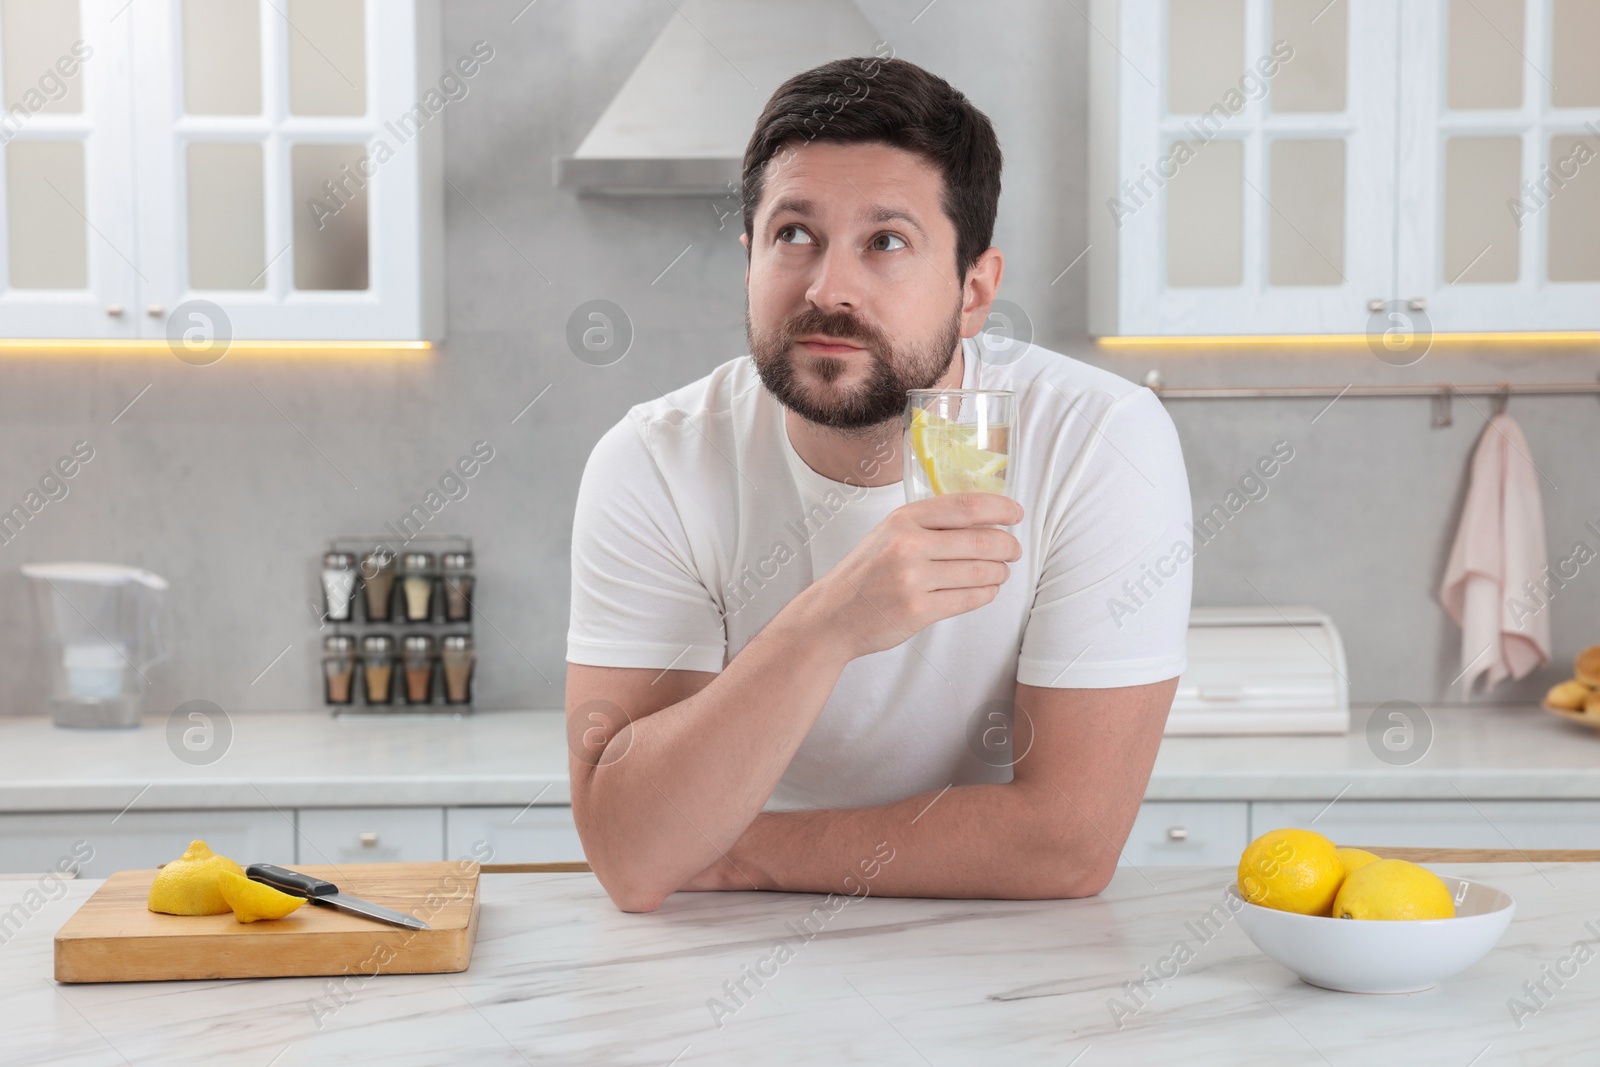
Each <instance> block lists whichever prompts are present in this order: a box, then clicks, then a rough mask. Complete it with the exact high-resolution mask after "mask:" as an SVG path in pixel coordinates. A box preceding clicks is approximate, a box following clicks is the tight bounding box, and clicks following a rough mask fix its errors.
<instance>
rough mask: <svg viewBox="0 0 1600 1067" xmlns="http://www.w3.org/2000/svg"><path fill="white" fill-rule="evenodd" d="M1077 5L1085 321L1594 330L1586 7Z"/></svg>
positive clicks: (1596, 12)
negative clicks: (1083, 33)
mask: <svg viewBox="0 0 1600 1067" xmlns="http://www.w3.org/2000/svg"><path fill="white" fill-rule="evenodd" d="M1091 21H1092V22H1093V23H1094V24H1095V25H1096V26H1097V27H1102V28H1104V29H1105V31H1106V34H1107V35H1108V36H1109V37H1110V38H1111V41H1114V42H1116V43H1115V44H1112V43H1110V42H1101V41H1096V40H1093V39H1091V44H1090V48H1089V55H1090V87H1091V107H1090V164H1089V174H1090V181H1089V189H1090V203H1089V219H1090V231H1089V238H1090V241H1089V250H1088V252H1089V267H1090V271H1089V320H1090V332H1091V334H1094V335H1096V336H1129V335H1144V336H1173V335H1278V334H1324V333H1334V334H1351V335H1360V334H1362V333H1364V332H1366V333H1371V334H1373V335H1378V334H1383V333H1385V332H1392V331H1398V333H1399V334H1400V335H1409V334H1411V333H1413V332H1415V333H1427V332H1439V333H1462V332H1476V331H1522V330H1592V329H1596V328H1600V163H1596V162H1595V160H1597V159H1600V77H1597V76H1596V75H1595V64H1594V61H1593V58H1592V48H1590V47H1588V46H1586V45H1585V44H1584V43H1583V42H1589V43H1590V44H1592V42H1593V41H1594V40H1595V39H1596V35H1597V34H1600V5H1595V4H1585V3H1573V2H1565V0H1516V2H1493V3H1491V2H1489V0H1481V2H1474V0H1408V2H1407V3H1404V4H1396V3H1393V2H1392V0H1347V2H1345V3H1328V2H1327V0H1210V2H1206V3H1199V2H1192V0H1188V2H1180V0H1095V3H1094V4H1093V5H1092V8H1091ZM1064 251H1065V253H1066V255H1067V256H1068V257H1070V256H1071V255H1073V254H1075V253H1076V252H1077V250H1075V249H1068V250H1064ZM1424 351H1425V349H1424Z"/></svg>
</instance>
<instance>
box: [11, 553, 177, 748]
mask: <svg viewBox="0 0 1600 1067" xmlns="http://www.w3.org/2000/svg"><path fill="white" fill-rule="evenodd" d="M22 574H23V577H25V578H27V579H28V585H29V587H30V589H31V591H32V594H33V608H34V615H35V618H36V619H37V621H38V625H39V632H40V634H41V635H42V637H43V639H44V642H45V646H46V656H47V658H48V660H49V663H50V718H51V720H52V721H53V722H54V723H55V724H56V725H57V726H78V727H107V726H110V727H116V726H123V727H126V726H138V725H139V717H140V715H141V714H142V713H143V712H144V701H145V692H146V690H147V689H148V688H149V685H150V680H149V678H147V677H146V676H145V671H146V670H148V669H149V668H150V667H151V666H153V665H155V664H157V663H159V662H161V661H162V660H164V659H166V658H167V650H166V647H165V641H164V640H163V635H162V631H163V629H164V626H163V622H162V620H163V617H164V613H165V606H166V592H167V580H166V579H165V578H162V577H161V576H160V575H158V574H152V573H151V572H150V571H147V570H144V569H142V568H140V567H125V566H122V565H120V564H115V563H26V564H23V566H22Z"/></svg>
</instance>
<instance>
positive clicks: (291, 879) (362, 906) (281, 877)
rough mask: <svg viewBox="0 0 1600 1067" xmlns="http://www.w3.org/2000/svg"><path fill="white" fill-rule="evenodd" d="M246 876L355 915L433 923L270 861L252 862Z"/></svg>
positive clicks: (418, 925) (415, 925)
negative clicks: (351, 893) (346, 891)
mask: <svg viewBox="0 0 1600 1067" xmlns="http://www.w3.org/2000/svg"><path fill="white" fill-rule="evenodd" d="M244 874H245V877H246V878H249V879H250V880H251V881H253V882H261V883H262V884H264V885H270V886H271V887H272V888H274V889H276V890H278V891H279V892H281V893H288V894H289V895H290V896H295V897H305V898H306V899H307V900H309V901H311V903H313V904H325V905H327V906H328V907H330V908H337V909H339V910H340V911H347V912H349V913H350V914H352V915H362V916H365V917H366V918H368V919H376V920H378V921H379V922H384V923H391V924H393V925H395V926H404V927H405V928H407V929H408V930H431V929H433V927H431V926H429V925H428V924H427V923H425V922H423V921H422V920H421V919H413V918H412V917H411V916H409V915H403V914H401V913H400V912H398V911H394V910H393V909H390V908H385V907H382V906H380V905H378V904H373V903H372V902H370V901H366V900H362V899H361V898H360V897H352V896H350V895H349V894H346V893H341V892H339V887H338V886H336V885H334V884H333V883H332V882H324V881H323V880H322V879H321V878H313V877H311V875H309V874H301V873H300V872H299V871H291V870H289V869H287V868H285V867H276V866H274V865H272V864H270V863H252V864H251V865H250V866H248V867H246V868H245V869H244Z"/></svg>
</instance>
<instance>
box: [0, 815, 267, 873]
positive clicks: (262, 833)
mask: <svg viewBox="0 0 1600 1067" xmlns="http://www.w3.org/2000/svg"><path fill="white" fill-rule="evenodd" d="M289 820H290V817H289V816H288V815H285V814H280V813H279V812H276V811H270V810H267V811H257V810H238V811H128V812H122V813H120V814H119V813H118V812H115V811H83V812H45V813H40V814H6V815H0V873H3V874H18V873H25V872H43V871H50V870H58V869H59V868H58V867H57V863H58V861H60V860H62V859H68V860H70V859H71V858H72V857H73V855H74V853H73V846H74V845H75V844H76V843H77V842H79V841H82V842H85V843H86V846H87V847H86V848H82V847H80V852H82V853H83V854H89V853H88V849H93V853H92V856H91V858H90V859H89V861H88V862H87V863H84V864H83V865H82V868H81V870H80V872H79V877H81V878H105V877H107V876H108V875H110V874H112V873H114V872H116V871H124V870H133V869H137V870H143V869H148V868H151V867H156V866H158V865H160V864H163V863H166V862H167V861H168V860H175V859H177V858H178V857H179V856H181V855H183V850H184V849H186V848H188V847H189V842H190V841H193V840H195V839H196V838H199V839H201V840H203V841H204V842H205V843H206V844H208V845H210V846H211V848H212V849H213V850H214V851H216V852H220V853H221V854H222V855H224V856H229V857H231V858H233V859H235V860H238V861H239V862H240V863H242V864H243V863H260V862H269V863H270V862H280V863H281V862H283V861H284V860H286V859H287V860H292V859H293V858H294V826H293V825H292V824H291V823H290V821H289Z"/></svg>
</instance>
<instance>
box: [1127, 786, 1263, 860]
mask: <svg viewBox="0 0 1600 1067" xmlns="http://www.w3.org/2000/svg"><path fill="white" fill-rule="evenodd" d="M1248 809H1249V805H1248V804H1247V803H1246V802H1245V801H1242V800H1239V801H1219V800H1212V801H1186V800H1147V801H1145V802H1144V803H1143V804H1141V805H1139V815H1138V817H1137V818H1136V819H1134V822H1133V830H1132V831H1131V832H1129V834H1128V843H1127V844H1126V845H1125V846H1124V847H1123V850H1122V854H1123V858H1122V861H1121V862H1123V863H1126V864H1132V865H1133V866H1135V867H1145V866H1151V867H1173V866H1183V867H1190V866H1193V867H1209V866H1215V865H1219V864H1220V865H1223V866H1226V865H1228V864H1237V863H1238V862H1239V854H1240V853H1241V852H1243V851H1244V847H1245V845H1247V844H1249V842H1250V838H1249V835H1248V831H1249V826H1250V813H1249V810H1248Z"/></svg>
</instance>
